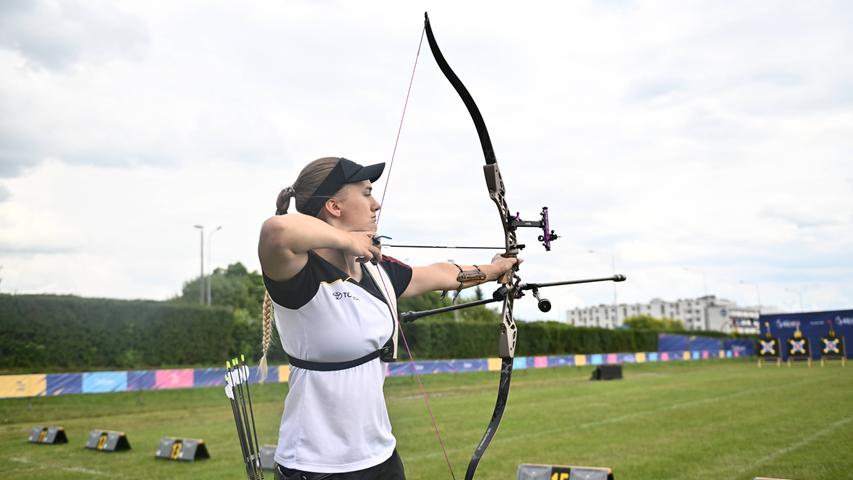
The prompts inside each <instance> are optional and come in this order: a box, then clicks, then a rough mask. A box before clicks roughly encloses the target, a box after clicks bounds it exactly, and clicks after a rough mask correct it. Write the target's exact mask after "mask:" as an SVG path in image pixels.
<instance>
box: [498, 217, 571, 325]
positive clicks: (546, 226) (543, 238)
mask: <svg viewBox="0 0 853 480" xmlns="http://www.w3.org/2000/svg"><path fill="white" fill-rule="evenodd" d="M539 215H540V217H541V218H540V220H539V221H538V222H537V221H530V220H522V219H521V214H520V213H518V212H516V213H515V216H510V217H509V218H508V219H507V225H509V228H510V229H511V230H516V229H517V228H518V227H533V228H540V229H542V235H539V241H540V242H542V246H543V247H545V251H548V252H550V251H551V242H552V241H554V240H556V239H558V238H560V237H559V236H558V235H557V233H556V232H555V231H554V230H551V223H550V222H549V221H548V207H542V212H541V213H540V214H539ZM518 248H519V249H522V248H524V245H519V246H518ZM542 311H543V312H547V311H548V310H542Z"/></svg>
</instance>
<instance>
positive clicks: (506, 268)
mask: <svg viewBox="0 0 853 480" xmlns="http://www.w3.org/2000/svg"><path fill="white" fill-rule="evenodd" d="M523 261H524V260H523V259H521V258H518V257H505V256H504V255H503V254H501V253H499V254H497V255H495V256H494V257H492V266H494V267H496V268H497V270H498V272H499V273H498V276H497V277H498V281H499V282H501V283H508V282H509V281H510V280H511V277H512V270H513V267H515V266H516V265H521V262H523Z"/></svg>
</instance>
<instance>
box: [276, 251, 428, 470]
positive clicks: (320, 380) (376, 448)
mask: <svg viewBox="0 0 853 480" xmlns="http://www.w3.org/2000/svg"><path fill="white" fill-rule="evenodd" d="M381 265H383V266H385V268H387V269H388V270H389V271H392V272H393V275H392V277H394V281H392V279H391V277H389V275H388V274H386V272H385V268H375V267H374V268H371V269H370V270H372V271H371V272H370V273H368V270H367V269H363V270H362V273H363V275H362V280H361V282H360V283H356V282H355V281H353V280H352V279H350V278H346V277H345V275H344V274H343V272H341V271H340V270H338V269H337V268H335V267H334V266H332V265H331V264H329V263H328V262H326V261H325V260H324V259H323V258H322V257H320V256H318V255H316V254H314V253H309V260H308V263H307V264H306V266H305V269H303V272H300V274H298V275H297V276H296V277H294V279H291V280H288V281H287V282H275V281H273V280H271V279H269V278H266V277H265V278H264V281H265V283H266V284H267V289H268V290H269V291H270V297H271V298H272V300H273V312H274V316H275V322H276V327H277V328H278V332H279V337H280V338H281V343H282V347H283V348H284V351H285V352H286V353H287V354H288V355H291V356H293V357H296V358H298V359H301V360H308V361H314V362H342V361H348V360H354V359H357V358H360V357H362V356H364V355H367V354H369V353H371V352H374V351H376V350H378V349H380V348H382V346H383V345H385V344H386V342H388V340H389V339H391V337H392V334H393V333H395V318H396V298H392V299H391V307H390V308H389V304H388V303H386V302H385V301H384V298H385V296H384V294H383V292H384V291H385V290H386V289H387V291H388V294H389V296H392V297H394V296H399V295H400V294H401V293H402V292H403V291H404V290H405V288H406V287H407V286H408V282H409V280H410V279H411V269H409V267H407V266H404V265H402V264H400V263H399V262H396V261H394V260H393V259H389V258H388V257H385V258H383V262H382V263H381ZM371 267H372V266H371ZM406 273H408V277H407V276H406ZM377 274H378V275H381V277H382V278H381V279H379V278H377V279H376V281H374V280H373V278H374V277H375V276H376V275H377ZM342 276H344V277H345V278H341V277H342ZM335 277H336V278H335ZM383 282H384V287H383ZM296 284H298V285H296ZM311 284H313V286H311ZM287 286H289V287H294V286H295V287H296V288H293V289H290V290H288V289H287V288H282V287H287ZM314 289H316V291H315V292H314V293H313V295H311V292H312V290H314ZM371 291H372V292H373V293H371ZM309 297H310V298H309ZM288 305H289V306H288ZM392 312H393V313H392ZM384 380H385V367H384V365H383V363H382V362H381V361H380V360H379V359H378V358H376V359H373V360H371V361H369V362H367V363H364V364H362V365H358V366H356V367H353V368H349V369H345V370H337V371H329V372H325V371H317V370H306V369H302V368H297V367H293V366H291V367H290V377H289V380H288V382H289V385H290V388H289V391H288V394H287V398H286V400H285V404H284V415H283V416H282V420H281V426H280V428H279V441H278V447H277V449H276V453H275V460H276V462H278V463H279V464H281V465H283V466H285V467H287V468H292V469H296V470H304V471H309V472H323V473H339V472H350V471H354V470H362V469H365V468H369V467H372V466H375V465H378V464H380V463H382V462H383V461H385V460H387V459H388V458H389V457H390V456H391V454H392V453H393V451H394V448H395V446H396V440H395V438H394V436H393V435H392V434H391V422H390V421H389V419H388V412H387V409H386V406H385V398H384V395H383V391H382V386H383V383H384Z"/></svg>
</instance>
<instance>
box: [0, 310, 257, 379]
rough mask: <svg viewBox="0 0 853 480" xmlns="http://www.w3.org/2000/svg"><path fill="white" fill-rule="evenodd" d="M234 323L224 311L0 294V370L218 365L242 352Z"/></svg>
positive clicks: (228, 311) (246, 333)
mask: <svg viewBox="0 0 853 480" xmlns="http://www.w3.org/2000/svg"><path fill="white" fill-rule="evenodd" d="M235 324H236V322H235V318H234V314H233V313H232V312H231V311H230V309H227V308H222V307H202V306H189V305H177V304H173V303H165V302H155V301H143V300H134V301H125V300H111V299H100V298H80V297H73V296H55V295H5V294H0V365H2V367H1V368H3V369H25V370H30V371H50V370H75V369H89V368H140V367H157V366H162V365H191V364H219V363H223V362H224V361H225V360H227V359H228V358H229V357H230V356H233V354H234V353H235V350H236V349H237V348H238V347H239V346H240V345H239V342H236V341H235V335H234V331H235ZM243 330H244V331H245V332H244V334H245V335H248V334H249V332H248V331H247V329H243Z"/></svg>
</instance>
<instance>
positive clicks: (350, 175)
mask: <svg viewBox="0 0 853 480" xmlns="http://www.w3.org/2000/svg"><path fill="white" fill-rule="evenodd" d="M383 170H385V163H376V164H373V165H367V166H362V165H359V164H357V163H355V162H353V161H352V160H349V159H346V158H343V157H341V158H339V159H338V163H337V164H336V165H335V166H334V168H332V170H331V171H330V172H329V174H328V175H327V176H326V178H324V179H323V181H322V182H321V183H320V186H318V187H317V190H315V191H314V193H313V194H311V198H309V199H308V201H307V202H306V203H305V205H304V206H303V207H302V208H298V210H299V211H300V212H301V213H304V214H305V215H311V216H312V217H316V216H317V214H318V213H320V209H321V208H322V207H323V205H324V204H325V203H326V200H328V199H329V198H330V197H331V196H332V195H334V194H335V193H337V192H338V190H340V189H341V188H343V187H344V185H346V184H348V183H357V182H363V181H364V180H370V181H371V182H375V181H377V180H379V177H381V176H382V171H383Z"/></svg>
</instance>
